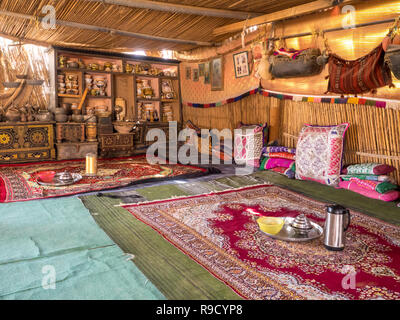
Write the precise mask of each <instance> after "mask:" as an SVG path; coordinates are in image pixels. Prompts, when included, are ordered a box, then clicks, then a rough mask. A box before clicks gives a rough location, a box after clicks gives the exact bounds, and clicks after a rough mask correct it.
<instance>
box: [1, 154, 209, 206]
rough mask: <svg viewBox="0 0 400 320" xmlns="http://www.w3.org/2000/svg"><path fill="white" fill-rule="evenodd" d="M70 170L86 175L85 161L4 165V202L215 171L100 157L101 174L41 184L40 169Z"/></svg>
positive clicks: (2, 183) (138, 159)
mask: <svg viewBox="0 0 400 320" xmlns="http://www.w3.org/2000/svg"><path fill="white" fill-rule="evenodd" d="M46 170H53V171H56V172H63V171H69V172H71V173H79V174H82V175H84V174H85V160H69V161H51V162H41V163H34V164H32V163H31V164H16V165H5V166H0V202H3V203H4V202H17V201H27V200H35V199H44V198H52V197H61V196H68V195H75V194H81V193H85V192H92V191H100V190H109V189H114V188H120V187H124V186H128V185H132V184H138V183H144V182H149V181H162V180H166V179H176V178H180V179H184V178H189V177H197V176H202V175H207V174H209V173H214V171H212V170H211V169H204V168H199V167H193V166H184V165H179V164H177V165H172V164H166V165H159V164H154V165H152V164H149V163H147V160H146V157H145V156H139V157H132V158H118V159H100V160H99V161H98V175H97V176H96V177H85V176H84V177H83V179H82V180H81V181H79V182H77V183H75V184H73V185H70V186H65V187H49V186H42V185H39V184H38V183H37V174H38V172H40V171H46Z"/></svg>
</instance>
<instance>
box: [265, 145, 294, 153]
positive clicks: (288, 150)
mask: <svg viewBox="0 0 400 320" xmlns="http://www.w3.org/2000/svg"><path fill="white" fill-rule="evenodd" d="M269 152H271V153H275V152H286V153H291V154H296V149H293V148H288V147H278V146H270V147H265V148H264V149H263V153H269Z"/></svg>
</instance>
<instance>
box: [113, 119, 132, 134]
mask: <svg viewBox="0 0 400 320" xmlns="http://www.w3.org/2000/svg"><path fill="white" fill-rule="evenodd" d="M113 125H114V129H115V130H117V132H118V133H122V134H126V133H129V132H131V131H132V129H133V123H132V122H114V123H113Z"/></svg>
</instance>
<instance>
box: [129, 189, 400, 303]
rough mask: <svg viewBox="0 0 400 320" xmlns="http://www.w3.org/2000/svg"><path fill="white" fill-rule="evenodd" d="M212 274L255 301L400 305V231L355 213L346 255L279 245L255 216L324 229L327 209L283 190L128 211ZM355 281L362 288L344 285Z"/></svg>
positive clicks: (316, 245)
mask: <svg viewBox="0 0 400 320" xmlns="http://www.w3.org/2000/svg"><path fill="white" fill-rule="evenodd" d="M124 207H125V208H126V209H127V210H129V211H130V212H131V213H132V214H133V215H134V216H135V217H136V218H138V219H139V220H141V221H143V222H144V223H146V224H147V225H149V226H151V227H152V228H153V229H154V230H156V231H157V232H159V233H160V234H161V235H162V236H163V237H164V238H165V239H167V240H168V241H169V242H170V243H172V244H173V245H174V246H176V247H177V248H179V249H180V250H181V251H183V252H185V253H186V254H187V255H188V256H190V257H191V258H192V259H193V260H194V261H196V262H197V263H199V264H201V265H202V266H204V267H205V268H206V269H207V270H208V271H209V272H210V273H211V274H213V275H214V276H216V277H217V278H218V279H220V280H221V281H223V282H224V283H226V284H227V285H228V286H230V287H231V288H232V289H233V290H235V291H236V292H237V293H238V294H240V295H241V296H243V297H245V298H248V299H279V300H281V299H329V300H331V299H400V228H399V227H396V226H394V225H390V224H387V223H384V222H382V221H380V220H378V219H374V218H371V217H369V216H367V215H364V214H362V213H358V212H354V211H352V223H351V226H350V228H349V230H348V232H347V233H346V247H345V250H344V251H343V252H330V251H327V250H326V249H325V248H324V247H323V244H322V239H321V238H319V239H317V240H314V241H312V242H308V243H287V242H283V241H276V240H273V239H271V238H269V237H268V236H266V235H265V234H263V233H262V232H261V231H260V230H259V228H258V226H257V223H256V222H255V220H254V219H253V217H254V215H253V214H252V213H253V212H257V213H258V214H261V215H266V216H269V215H273V216H296V215H298V214H300V213H304V214H306V215H307V216H308V217H309V218H310V219H312V220H314V221H315V222H316V223H319V224H320V225H323V222H324V218H325V204H324V203H320V202H317V201H314V200H311V199H309V198H306V197H304V196H302V195H299V194H297V193H294V192H291V191H288V190H285V189H282V188H279V187H276V186H254V187H248V188H244V189H240V190H230V191H224V192H219V193H213V194H206V195H200V196H192V197H184V198H180V199H170V200H163V201H155V202H150V203H140V204H133V205H125V206H124ZM353 273H354V274H355V276H356V277H357V286H356V287H354V288H353V287H352V288H350V289H349V288H347V287H346V288H345V287H344V286H343V279H344V277H346V276H347V275H348V274H353Z"/></svg>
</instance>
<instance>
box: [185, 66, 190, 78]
mask: <svg viewBox="0 0 400 320" xmlns="http://www.w3.org/2000/svg"><path fill="white" fill-rule="evenodd" d="M185 73H186V80H192V68H190V67H186V70H185Z"/></svg>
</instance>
